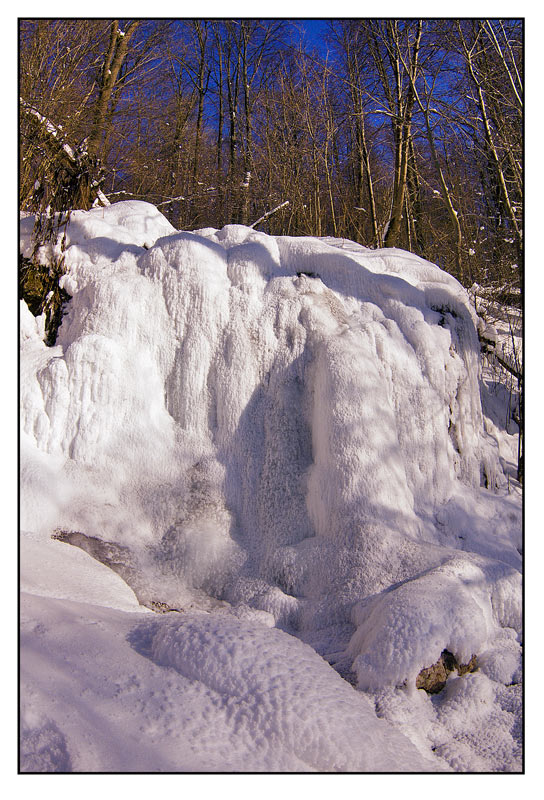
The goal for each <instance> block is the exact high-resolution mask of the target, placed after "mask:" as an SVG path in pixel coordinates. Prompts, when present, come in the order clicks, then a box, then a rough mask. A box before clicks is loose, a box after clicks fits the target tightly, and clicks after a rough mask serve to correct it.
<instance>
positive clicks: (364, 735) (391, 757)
mask: <svg viewBox="0 0 544 800" xmlns="http://www.w3.org/2000/svg"><path fill="white" fill-rule="evenodd" d="M151 657H152V658H153V660H154V661H155V662H156V663H158V664H160V665H161V666H165V667H173V668H174V669H175V670H177V671H178V672H179V673H180V674H181V675H183V676H184V677H185V678H188V679H189V680H198V681H201V682H202V683H204V684H205V685H206V686H208V687H209V688H210V689H211V690H212V691H213V692H214V693H217V694H218V695H219V696H221V697H227V698H229V700H228V702H227V706H230V707H231V708H232V713H233V716H234V717H235V718H233V719H232V724H233V725H234V727H235V728H236V730H237V733H238V736H239V737H240V738H242V739H244V740H245V741H246V747H247V748H248V749H251V747H252V746H257V747H259V746H260V744H261V743H264V742H266V748H267V750H269V751H270V754H271V755H270V757H271V761H270V762H268V764H267V757H266V756H265V759H264V764H263V766H264V767H265V768H266V767H267V766H268V768H270V769H274V768H275V763H274V760H275V759H276V758H277V754H278V753H281V752H282V751H286V752H287V753H289V754H290V756H291V758H293V760H298V761H299V762H300V763H301V764H307V765H309V766H311V768H312V769H317V770H319V771H324V772H328V771H346V770H349V771H372V770H377V771H382V770H387V769H388V768H389V767H390V765H391V764H393V763H395V764H396V767H395V771H414V770H417V769H424V768H425V766H427V767H428V766H429V764H428V763H427V764H426V763H425V760H424V759H422V758H421V757H420V756H419V754H418V753H417V751H416V750H415V748H414V747H413V745H411V743H409V742H408V740H406V739H404V737H401V736H398V735H397V734H396V732H395V731H394V730H392V729H391V728H390V726H389V725H387V726H386V725H383V723H382V722H381V721H380V720H377V719H376V717H375V714H374V709H373V707H372V704H371V702H370V701H369V700H368V699H367V698H366V697H364V696H363V695H361V694H357V693H356V692H355V691H354V690H353V689H352V688H351V687H350V686H349V685H348V684H347V683H346V682H345V681H343V680H342V679H341V678H340V677H339V676H338V675H337V674H336V673H334V671H333V670H332V668H331V667H329V666H328V664H326V663H325V662H324V661H323V660H322V659H320V658H319V657H317V656H316V653H315V651H314V650H312V648H310V647H309V646H308V645H305V644H303V643H302V642H299V641H298V640H297V639H295V638H293V637H288V636H286V634H285V633H283V632H282V631H279V630H277V629H275V630H270V629H268V628H266V627H263V626H262V625H259V624H256V623H251V622H242V621H241V620H234V619H232V618H230V617H225V616H221V617H217V616H216V615H209V616H208V615H203V614H200V615H188V616H187V617H185V618H183V619H182V620H181V621H178V620H177V619H176V620H173V621H169V622H168V624H165V625H161V626H160V628H159V630H158V632H157V634H156V635H155V637H154V639H153V643H152V645H151ZM256 733H258V738H257V739H256Z"/></svg>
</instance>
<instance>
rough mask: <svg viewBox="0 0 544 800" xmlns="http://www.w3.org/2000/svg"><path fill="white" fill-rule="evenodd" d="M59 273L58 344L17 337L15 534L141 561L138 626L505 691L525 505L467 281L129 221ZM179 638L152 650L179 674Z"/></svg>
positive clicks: (25, 322)
mask: <svg viewBox="0 0 544 800" xmlns="http://www.w3.org/2000/svg"><path fill="white" fill-rule="evenodd" d="M31 226H32V219H31V218H26V219H23V220H22V224H21V236H22V242H21V249H22V251H23V252H27V251H29V250H30V241H29V236H30V232H31ZM47 255H48V251H47V249H44V251H43V252H42V253H41V257H42V258H43V259H47ZM65 258H66V268H67V272H66V275H65V276H64V277H63V279H62V280H63V284H64V287H65V288H66V290H67V291H68V292H69V293H70V294H71V295H72V299H71V300H70V302H69V304H68V306H67V313H66V316H65V317H64V320H63V323H62V325H61V327H60V329H59V335H58V339H57V344H56V346H55V347H54V348H47V347H45V345H44V343H43V341H42V339H43V325H42V323H41V322H40V321H39V320H38V321H34V320H32V318H31V315H30V314H29V312H28V309H23V312H22V317H21V319H22V331H21V335H22V345H21V348H22V350H21V353H22V357H21V370H22V381H21V384H22V391H21V428H22V431H23V435H24V436H23V438H24V442H25V446H24V448H23V452H22V482H21V490H22V506H21V508H22V524H23V528H25V529H27V530H29V531H32V532H33V535H34V536H37V537H39V538H40V537H41V538H40V540H41V541H44V540H45V539H47V538H49V537H50V535H51V533H52V531H53V530H54V529H56V528H60V529H62V530H67V531H77V532H80V533H81V534H83V535H84V536H86V537H93V539H98V540H103V541H105V542H113V543H116V544H117V545H119V546H123V547H125V548H129V549H130V551H131V553H132V555H133V559H134V564H135V565H136V566H135V572H136V573H138V574H139V576H140V577H139V579H138V580H139V584H138V586H139V588H138V589H136V588H135V591H137V594H138V597H139V599H140V601H141V602H142V601H143V600H142V598H144V600H145V599H147V600H148V599H150V598H151V599H153V600H155V601H160V602H163V603H166V604H167V605H170V606H173V607H176V608H185V609H187V608H188V607H191V606H192V607H197V608H198V607H201V608H211V607H213V606H214V604H215V605H217V604H218V603H223V604H225V603H229V604H231V605H232V606H233V607H244V608H251V609H253V613H256V612H257V611H260V612H261V613H262V614H265V615H266V618H267V619H270V617H269V615H272V617H273V619H274V622H275V624H276V625H278V626H280V627H283V628H284V629H285V630H288V631H290V632H291V633H295V634H296V635H298V636H300V637H303V638H305V639H306V640H307V641H310V642H314V643H315V642H317V641H320V642H322V643H324V644H323V645H322V646H321V645H320V646H319V647H317V645H316V647H317V649H318V650H319V652H320V653H321V654H322V655H325V656H326V657H327V658H330V660H331V661H334V660H335V659H336V660H337V661H342V658H343V659H344V662H346V659H348V660H350V662H351V663H353V670H354V671H355V672H356V674H357V676H358V680H359V685H360V687H362V688H368V689H371V688H372V689H373V690H375V691H380V690H382V689H383V687H384V685H386V684H387V685H388V686H391V685H394V684H396V683H399V682H400V683H402V682H403V681H404V680H408V681H409V682H411V681H412V679H413V678H414V676H415V675H416V674H417V672H418V671H419V670H420V669H422V668H423V667H427V666H429V665H430V664H431V663H433V661H435V660H436V658H437V657H438V655H440V652H441V650H442V649H444V648H448V649H451V648H453V650H454V651H455V650H456V651H457V653H458V654H459V656H460V657H464V655H462V654H465V653H468V654H469V657H470V654H471V653H472V652H476V651H477V654H478V655H479V654H480V653H482V652H484V651H486V652H492V651H493V652H495V654H497V653H499V655H495V656H494V657H491V656H490V657H489V659H488V661H489V664H492V663H494V664H495V667H491V666H490V671H491V672H493V670H495V672H494V673H493V674H494V675H495V676H497V675H499V674H500V675H503V676H504V674H506V672H508V669H509V668H505V669H503V670H502V671H501V668H500V664H499V662H500V663H502V662H501V656H500V653H501V652H503V653H504V654H505V653H506V652H507V650H508V648H506V649H505V648H503V649H502V650H501V647H500V646H499V644H497V642H500V641H502V640H501V636H502V633H503V632H504V630H505V629H507V628H508V629H510V628H512V629H515V632H516V633H515V634H514V636H515V635H516V634H517V633H519V596H520V593H519V585H518V579H517V577H516V575H517V570H518V569H519V567H520V564H521V559H520V555H519V547H520V542H519V530H518V520H519V503H518V504H517V505H515V503H514V504H513V505H512V503H511V501H510V499H509V498H506V497H505V488H506V479H505V477H504V474H503V471H502V468H501V457H500V453H499V446H498V443H497V438H496V437H495V438H494V437H493V436H491V435H490V434H488V433H487V431H486V428H485V426H484V419H483V415H482V408H481V403H480V386H479V366H478V365H479V344H478V337H477V333H476V318H475V315H474V312H473V310H472V309H471V306H470V304H469V302H468V298H467V295H466V293H465V292H464V290H463V289H462V287H461V286H460V285H459V284H458V283H457V282H456V281H455V280H454V279H453V278H452V277H451V276H449V275H447V274H446V273H444V272H443V271H441V270H440V269H439V268H438V267H435V266H434V265H432V264H430V263H428V262H426V261H424V260H422V259H420V258H418V257H416V256H413V255H410V254H408V253H405V252H403V251H400V250H383V251H371V250H368V249H366V248H363V247H360V246H358V245H355V244H354V243H346V242H345V241H344V240H320V239H314V238H311V237H304V238H290V237H271V236H267V235H265V234H263V233H259V232H257V231H254V230H252V229H249V228H245V227H243V226H239V225H229V226H226V227H225V228H223V229H222V230H219V231H217V230H214V229H211V228H207V229H203V230H201V231H195V232H193V233H188V232H176V231H174V229H173V228H172V226H171V225H170V224H169V223H168V222H167V221H166V220H165V218H164V217H162V215H161V214H160V213H159V212H158V211H157V209H155V208H154V207H152V206H150V205H149V204H146V203H139V202H135V201H130V202H128V203H116V204H114V205H112V206H110V207H108V208H105V209H93V210H91V211H89V212H76V213H74V215H73V216H72V220H71V222H70V225H69V227H68V230H67V247H66V252H65ZM487 429H488V430H491V428H490V427H489V425H488V426H487ZM494 491H495V492H496V494H494V493H493V492H494ZM509 504H510V505H509ZM514 506H515V507H514ZM507 518H508V520H509V521H508V522H507V521H506V520H507ZM490 520H491V521H490ZM58 546H61V545H60V543H59V544H58ZM64 547H67V545H64ZM475 554H477V555H475ZM142 586H144V588H142ZM206 597H207V598H208V599H206ZM210 598H211V599H210ZM115 602H116V601H113V600H112V605H115ZM214 624H215V623H214ZM165 630H166V628H165ZM168 630H169V629H168ZM179 630H183V631H184V633H183V635H182V634H181V633H180V634H179V636H178V634H177V633H175V632H174V633H172V634H171V635H172V636H173V637H174V638H173V640H172V642H171V643H170V644H168V646H167V644H166V639H165V644H164V648H166V649H164V648H162V649H161V648H159V649H157V651H156V653H157V658H159V655H158V654H159V651H160V653H163V655H164V658H166V660H167V661H168V663H169V665H173V666H174V667H175V668H176V669H177V668H178V666H179V664H181V663H182V662H181V661H178V659H179V658H182V661H183V664H186V661H185V660H184V659H185V658H186V656H185V655H183V656H180V655H179V654H180V653H183V654H185V653H186V650H185V645H184V637H185V635H187V636H189V633H190V629H189V628H183V626H182V627H181V628H180V629H179ZM191 630H192V629H191ZM200 630H201V629H200V628H199V631H200ZM214 630H215V629H214ZM268 633H269V634H270V631H268ZM272 633H273V635H274V636H276V631H272ZM192 635H193V634H192V633H191V634H190V636H192ZM194 635H195V636H197V633H195V634H194ZM200 635H201V633H198V636H200ZM214 635H215V634H214ZM217 635H219V633H217ZM259 635H260V634H259ZM263 635H264V634H263ZM165 636H166V633H165ZM190 636H189V638H190ZM350 637H351V642H350ZM282 641H283V642H284V643H285V640H283V639H282ZM348 644H349V647H348ZM509 646H510V645H509ZM157 647H158V645H157ZM161 647H162V646H161ZM346 648H347V649H346ZM493 648H495V649H493ZM469 651H470V652H469ZM342 652H343V653H344V655H343V656H342V655H341V654H342ZM508 652H510V651H509V650H508ZM339 654H340V656H339ZM216 655H217V653H215V651H214V653H213V659H215V657H216ZM333 656H334V658H333ZM160 657H161V658H162V657H163V656H160ZM210 657H211V656H210ZM493 658H494V659H495V661H493ZM505 658H506V659H507V660H508V658H509V656H506V655H505ZM497 659H498V660H497ZM268 663H269V662H267V664H268ZM505 663H506V662H505ZM183 669H185V666H183ZM263 669H264V671H265V672H266V671H267V670H268V666H267V667H266V669H265V668H264V667H263ZM491 672H490V674H491ZM490 679H491V678H490ZM493 680H495V678H493ZM296 738H297V737H296V736H295V739H296ZM323 752H324V751H323ZM327 758H328V756H327ZM332 758H333V757H332V756H331V759H332ZM334 758H336V756H334ZM452 758H453V756H452ZM333 760H334V759H333ZM327 763H329V762H327ZM331 763H332V761H331ZM335 763H336V762H335ZM346 763H347V762H346Z"/></svg>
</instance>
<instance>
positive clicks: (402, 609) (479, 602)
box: [348, 558, 522, 691]
mask: <svg viewBox="0 0 544 800" xmlns="http://www.w3.org/2000/svg"><path fill="white" fill-rule="evenodd" d="M521 616H522V615H521V576H520V575H519V572H517V571H516V570H514V569H511V568H508V567H506V566H503V565H500V564H497V565H496V566H495V568H494V569H493V570H491V571H490V569H489V565H488V564H485V563H484V564H482V563H480V564H478V563H477V561H476V560H474V561H472V562H471V561H468V560H467V559H463V560H461V559H459V558H454V559H451V560H450V561H448V562H447V563H446V564H444V565H442V566H441V567H437V568H435V569H432V570H429V571H428V572H426V573H425V574H423V575H420V576H418V577H416V578H415V579H413V580H409V581H406V582H404V583H402V584H400V586H395V587H392V588H391V589H388V590H386V591H384V592H382V593H381V594H379V595H378V596H377V597H371V598H368V599H366V600H364V601H362V602H361V603H358V604H356V605H355V606H354V608H353V612H352V618H353V622H354V624H355V625H356V626H357V631H356V632H355V634H354V635H353V637H352V639H351V642H350V644H349V647H348V652H349V653H350V655H352V656H354V663H353V668H354V670H355V671H356V673H357V677H358V685H359V688H361V689H366V690H371V691H374V690H377V689H381V688H384V687H386V686H388V685H397V686H398V685H403V684H404V685H406V686H408V687H415V684H416V677H417V675H418V673H419V672H420V671H421V670H422V669H423V668H425V667H428V666H430V665H431V664H434V663H435V662H436V661H437V660H438V658H439V656H440V654H441V653H442V651H443V650H448V651H449V652H450V653H453V655H454V656H455V657H456V658H457V661H458V663H459V664H468V663H469V661H470V659H471V658H472V656H474V655H477V654H480V653H482V652H484V651H486V650H487V648H488V646H489V644H490V643H491V642H492V641H493V640H494V639H498V638H501V637H502V635H503V634H502V630H503V628H512V629H513V630H512V631H511V632H512V633H513V635H514V636H515V631H516V630H517V631H519V630H520V629H521Z"/></svg>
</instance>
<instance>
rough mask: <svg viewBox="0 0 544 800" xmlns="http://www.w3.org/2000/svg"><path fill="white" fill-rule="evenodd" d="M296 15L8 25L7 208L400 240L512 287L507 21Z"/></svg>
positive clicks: (464, 275)
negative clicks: (13, 150) (312, 22)
mask: <svg viewBox="0 0 544 800" xmlns="http://www.w3.org/2000/svg"><path fill="white" fill-rule="evenodd" d="M301 22H302V23H303V22H304V21H298V22H297V21H296V20H292V21H291V20H274V19H266V20H265V19H230V20H212V19H200V20H198V19H156V20H150V19H135V20H105V19H70V20H66V19H60V20H59V19H56V20H46V19H39V20H25V19H23V20H20V21H19V33H20V44H19V55H20V78H19V89H20V98H21V102H20V148H19V157H20V165H19V175H20V181H19V185H20V203H21V209H22V210H23V211H31V212H48V213H47V214H46V215H45V217H46V219H47V218H51V213H50V212H52V211H64V210H67V209H70V208H89V207H90V206H91V205H92V204H93V203H96V202H99V203H100V202H102V203H107V202H108V201H109V202H115V201H117V200H126V199H131V198H133V199H141V200H146V201H148V202H150V203H153V204H154V205H156V206H157V207H158V208H159V209H160V210H161V212H162V213H163V214H164V215H165V216H166V217H167V218H168V219H169V220H170V221H171V222H172V223H173V224H174V225H175V226H176V227H177V228H178V229H184V230H192V229H198V228H202V227H209V226H212V227H216V228H220V227H222V226H223V225H226V224H229V223H241V224H245V225H255V226H258V227H259V229H261V230H263V231H265V232H267V233H271V234H274V235H290V236H303V235H313V236H335V237H346V238H349V239H352V240H354V241H356V242H359V243H361V244H363V245H365V246H367V247H372V248H375V247H400V248H403V249H406V250H409V251H411V252H414V253H417V254H418V255H420V256H422V257H424V258H426V259H428V260H430V261H432V262H434V263H437V264H438V265H439V266H441V267H442V268H444V269H446V270H447V271H448V272H450V273H452V274H453V275H455V277H457V278H458V279H459V280H460V281H461V282H462V283H463V284H464V285H465V286H467V287H470V286H471V285H472V284H473V283H475V282H476V283H478V284H480V285H482V286H486V287H488V288H490V289H491V288H493V287H494V288H495V290H496V291H497V293H498V294H499V295H500V296H501V297H502V299H503V301H504V302H508V303H515V302H516V299H517V300H518V302H519V299H520V298H521V281H522V265H523V52H524V51H523V21H522V20H513V19H500V20H499V19H461V20H456V19H336V20H330V21H328V22H327V24H326V25H325V26H324V34H323V40H322V41H321V42H320V43H319V44H320V46H319V47H316V43H315V41H312V38H311V37H309V36H308V35H307V33H306V32H305V28H304V25H303V24H301ZM38 233H39V232H38ZM42 233H43V231H42Z"/></svg>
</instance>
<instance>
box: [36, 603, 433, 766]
mask: <svg viewBox="0 0 544 800" xmlns="http://www.w3.org/2000/svg"><path fill="white" fill-rule="evenodd" d="M150 616H151V615H150ZM172 616H175V619H171V618H164V617H159V618H157V617H156V616H155V617H153V619H152V620H151V621H149V619H146V620H145V621H142V618H141V615H137V614H136V615H135V614H126V613H125V614H121V612H114V611H112V610H111V609H108V610H106V609H100V608H98V607H93V606H89V605H82V604H78V603H74V602H71V603H66V602H62V603H61V602H60V601H57V600H51V599H44V598H35V597H31V596H23V602H22V633H21V638H22V659H21V683H22V687H21V688H22V696H23V698H24V700H23V708H22V717H21V739H22V743H21V761H22V769H23V771H50V772H55V771H76V772H82V771H85V772H86V771H89V772H94V771H97V770H99V771H103V772H115V771H120V772H131V771H142V770H143V771H161V772H166V771H170V772H178V771H188V772H192V771H206V772H214V771H226V772H229V771H232V772H241V771H257V772H262V771H270V772H278V771H284V772H290V771H292V772H301V771H303V772H314V771H322V772H323V771H334V772H339V771H394V772H398V771H404V772H412V771H418V770H419V771H421V770H429V769H432V768H434V766H435V765H434V764H433V763H432V761H431V759H430V757H428V758H425V757H423V756H421V755H420V753H419V752H418V751H417V749H416V748H415V747H414V746H413V745H412V744H411V742H410V741H409V740H408V739H407V738H406V737H405V736H403V735H402V734H400V733H397V731H396V730H395V729H394V728H393V726H392V725H390V724H389V723H387V722H385V721H384V720H379V719H377V718H376V716H375V714H374V708H373V704H372V703H371V701H370V700H369V699H368V698H366V697H365V696H364V695H362V694H361V693H358V692H356V691H355V690H354V689H353V688H352V687H351V686H349V684H347V683H346V682H345V681H343V680H342V678H340V677H339V675H337V673H335V672H334V670H333V669H332V668H331V667H329V665H328V664H326V663H325V662H324V661H323V660H322V659H321V658H320V657H319V656H318V655H317V654H316V653H315V652H314V651H313V650H312V649H311V648H310V647H308V646H307V645H304V644H302V643H301V642H299V641H298V640H297V639H295V638H293V637H292V636H289V635H287V634H286V633H284V632H283V631H279V630H277V629H273V630H271V629H270V628H269V627H266V625H262V624H259V622H257V621H255V618H254V619H246V620H243V619H240V618H236V617H235V616H233V615H230V614H225V613H221V614H218V615H211V614H205V613H194V612H193V613H189V614H184V615H172ZM255 616H256V615H255ZM37 619H39V624H38V623H37V622H36V620H37Z"/></svg>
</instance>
